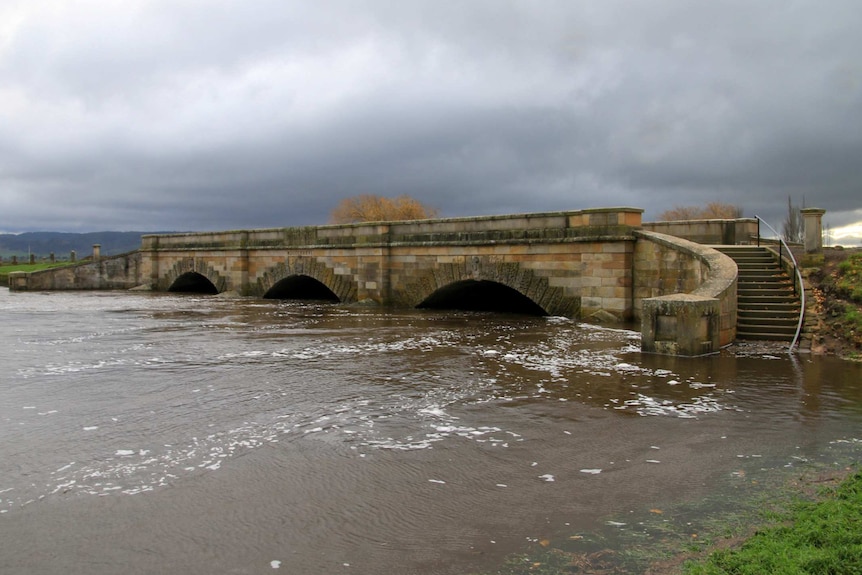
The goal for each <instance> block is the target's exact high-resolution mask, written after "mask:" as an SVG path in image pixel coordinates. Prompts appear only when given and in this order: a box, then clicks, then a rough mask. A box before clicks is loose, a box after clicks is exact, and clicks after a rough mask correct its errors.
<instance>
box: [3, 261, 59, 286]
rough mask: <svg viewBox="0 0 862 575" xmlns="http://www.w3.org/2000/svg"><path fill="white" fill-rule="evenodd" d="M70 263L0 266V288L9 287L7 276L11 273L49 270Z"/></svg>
mask: <svg viewBox="0 0 862 575" xmlns="http://www.w3.org/2000/svg"><path fill="white" fill-rule="evenodd" d="M71 264H72V262H54V263H48V262H43V263H37V264H15V265H11V264H6V263H3V264H2V265H0V286H7V285H9V274H10V273H12V272H37V271H40V270H47V269H50V268H57V267H62V266H68V265H71Z"/></svg>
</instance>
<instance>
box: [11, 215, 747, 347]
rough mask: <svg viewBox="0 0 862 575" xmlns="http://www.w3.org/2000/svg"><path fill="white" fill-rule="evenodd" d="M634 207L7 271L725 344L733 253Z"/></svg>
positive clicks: (259, 240) (171, 249) (255, 241)
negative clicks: (663, 228)
mask: <svg viewBox="0 0 862 575" xmlns="http://www.w3.org/2000/svg"><path fill="white" fill-rule="evenodd" d="M642 212H643V210H641V209H638V208H597V209H588V210H578V211H566V212H553V213H538V214H516V215H507V216H487V217H478V218H449V219H437V220H420V221H410V222H386V223H367V224H350V225H330V226H315V227H294V228H277V229H263V230H238V231H227V232H202V233H183V234H160V235H146V236H144V237H143V238H142V245H141V249H140V250H139V251H137V252H134V253H132V254H125V255H124V256H119V257H117V258H104V259H102V260H98V259H97V261H95V262H92V263H90V264H88V265H89V266H90V267H89V268H84V267H81V266H79V267H72V268H60V269H58V270H46V271H45V272H40V273H32V274H15V276H16V277H10V288H11V289H12V290H40V289H118V288H131V287H139V288H142V289H152V290H156V291H180V292H182V291H189V292H203V293H213V294H216V293H235V294H237V295H240V296H251V297H263V298H279V299H329V300H332V301H340V302H344V303H353V302H361V303H372V302H373V303H376V304H380V305H385V306H393V307H406V308H414V307H426V308H455V309H472V310H491V311H515V312H527V313H533V314H538V315H557V316H566V317H571V318H579V319H585V320H587V321H598V322H603V323H607V322H631V321H642V325H643V326H645V327H643V331H644V341H645V344H644V349H645V350H647V351H660V352H666V353H677V354H683V355H698V354H701V353H710V352H712V351H716V350H717V349H718V348H719V347H720V346H722V345H726V344H727V343H730V342H731V341H733V339H734V337H735V325H736V266H735V264H733V262H732V261H731V260H730V259H729V258H727V257H726V256H724V255H722V254H719V253H718V252H716V251H715V250H711V249H709V248H706V247H704V246H702V245H698V244H694V243H692V242H689V241H687V240H684V239H680V238H677V237H673V236H670V235H668V234H662V233H655V232H651V231H647V230H646V229H644V226H642V223H641V215H642ZM721 234H723V235H725V236H726V235H727V233H726V230H724V231H721V232H720V233H719V235H721ZM716 243H720V242H716ZM728 262H729V263H728ZM88 270H89V271H88Z"/></svg>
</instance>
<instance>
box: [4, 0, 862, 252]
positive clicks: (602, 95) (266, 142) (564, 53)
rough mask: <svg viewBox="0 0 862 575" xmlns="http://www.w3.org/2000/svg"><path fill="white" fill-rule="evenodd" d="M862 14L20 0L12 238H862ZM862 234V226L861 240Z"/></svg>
mask: <svg viewBox="0 0 862 575" xmlns="http://www.w3.org/2000/svg"><path fill="white" fill-rule="evenodd" d="M860 30H862V4H860V2H859V0H811V1H807V0H803V1H794V0H775V1H767V0H758V1H751V0H740V1H717V0H710V1H708V2H707V1H700V0H690V1H682V0H678V1H677V0H655V1H636V0H628V1H614V0H601V1H596V0H559V1H552V0H550V1H541V0H529V1H527V0H524V1H521V2H512V1H506V0H464V1H460V2H454V1H453V2H448V1H444V0H435V1H431V0H427V1H410V0H388V1H384V0H364V1H360V0H353V1H348V0H344V1H342V2H336V1H330V0H314V1H313V2H311V1H309V2H297V1H294V2H291V1H288V0H151V1H145V0H79V1H75V2H72V1H69V0H2V1H0V231H5V232H21V231H33V230H57V231H101V230H136V231H154V230H219V229H236V228H259V227H281V226H293V225H310V224H324V223H327V220H328V217H329V212H330V211H331V210H332V208H333V207H334V206H335V205H336V204H337V203H338V201H339V200H340V199H342V198H345V197H349V196H354V195H358V194H379V195H385V196H396V195H400V194H408V195H411V196H413V197H415V198H417V199H419V200H420V201H422V202H424V203H426V204H429V205H431V206H433V207H436V208H437V209H438V210H439V212H440V215H442V216H471V215H488V214H503V213H516V212H542V211H556V210H568V209H583V208H593V207H609V206H633V207H640V208H644V209H645V210H646V212H645V214H644V220H645V221H647V220H653V219H655V218H657V216H658V215H659V214H660V213H661V212H662V211H664V210H666V209H669V208H672V207H674V206H691V205H699V204H704V203H706V202H709V201H721V202H726V203H731V204H734V205H738V206H740V207H741V208H742V209H743V210H744V213H745V215H746V216H753V215H755V214H757V215H760V216H763V217H764V218H765V219H766V220H767V221H769V222H770V223H772V224H773V226H775V227H777V228H779V229H780V226H781V224H782V222H783V221H784V218H785V217H786V214H787V202H788V198H790V199H792V200H793V202H794V203H795V204H797V205H802V203H803V202H804V203H805V204H806V205H807V206H809V207H821V208H824V209H826V210H827V211H828V213H827V217H826V223H827V224H828V225H829V226H830V227H831V228H833V229H836V230H837V229H838V228H841V227H843V226H847V225H850V224H853V223H855V222H862V32H860ZM860 240H862V226H860V228H859V229H858V230H857V231H856V232H855V236H854V237H853V238H851V239H849V240H845V241H847V242H853V243H858V241H860Z"/></svg>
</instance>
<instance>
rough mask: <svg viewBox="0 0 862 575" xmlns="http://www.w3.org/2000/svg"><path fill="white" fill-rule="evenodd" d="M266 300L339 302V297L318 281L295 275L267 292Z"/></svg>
mask: <svg viewBox="0 0 862 575" xmlns="http://www.w3.org/2000/svg"><path fill="white" fill-rule="evenodd" d="M263 297H264V298H265V299H299V300H318V301H330V302H338V301H340V300H339V299H338V296H337V295H335V293H333V291H332V290H331V289H329V288H328V287H326V286H325V285H323V284H322V283H321V282H319V281H318V280H316V279H314V278H312V277H311V276H307V275H304V274H302V275H300V274H294V275H291V276H287V277H286V278H284V279H282V280H279V281H277V282H275V284H273V286H272V287H271V288H269V290H267V291H266V292H265V293H264V294H263Z"/></svg>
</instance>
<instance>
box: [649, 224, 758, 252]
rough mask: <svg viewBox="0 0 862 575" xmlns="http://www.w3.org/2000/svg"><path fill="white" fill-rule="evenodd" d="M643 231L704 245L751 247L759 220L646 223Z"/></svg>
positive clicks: (755, 238) (755, 237)
mask: <svg viewBox="0 0 862 575" xmlns="http://www.w3.org/2000/svg"><path fill="white" fill-rule="evenodd" d="M641 229H643V230H644V231H648V232H657V233H661V234H666V235H669V236H674V237H677V238H683V239H686V240H689V241H692V242H695V243H698V244H704V245H731V246H732V245H750V244H754V243H756V242H757V229H758V227H757V219H756V218H739V219H735V220H687V221H680V222H646V223H644V224H643V225H642V226H641Z"/></svg>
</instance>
